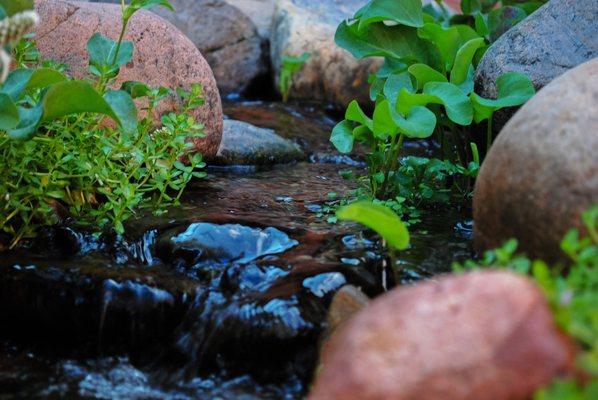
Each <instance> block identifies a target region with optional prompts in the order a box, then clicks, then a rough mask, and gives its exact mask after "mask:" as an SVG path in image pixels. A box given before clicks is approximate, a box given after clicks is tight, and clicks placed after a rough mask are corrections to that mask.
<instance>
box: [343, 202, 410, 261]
mask: <svg viewBox="0 0 598 400" xmlns="http://www.w3.org/2000/svg"><path fill="white" fill-rule="evenodd" d="M336 216H337V217H338V219H339V220H343V221H355V222H358V223H360V224H362V225H365V226H367V227H368V228H370V229H372V230H374V231H375V232H376V233H378V234H379V235H380V236H381V237H382V238H383V239H384V240H386V242H387V243H388V245H389V246H390V247H392V248H394V249H397V250H404V249H406V248H407V247H408V246H409V231H408V230H407V227H406V226H405V224H404V223H403V221H401V219H400V218H399V217H398V216H397V214H395V213H394V212H393V211H392V210H391V209H389V208H388V207H385V206H382V205H378V204H373V203H371V202H368V201H360V202H357V203H353V204H349V205H348V206H344V207H341V208H339V209H338V210H337V212H336Z"/></svg>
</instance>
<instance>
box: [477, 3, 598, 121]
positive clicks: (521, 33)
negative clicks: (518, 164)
mask: <svg viewBox="0 0 598 400" xmlns="http://www.w3.org/2000/svg"><path fill="white" fill-rule="evenodd" d="M596 20H598V2H596V1H595V0H551V1H550V2H548V3H547V4H545V5H544V6H543V7H541V8H540V9H539V10H537V11H536V12H535V13H533V14H532V15H531V16H529V17H528V18H526V19H525V20H524V21H523V22H521V23H519V24H517V25H516V26H515V27H513V28H512V29H510V30H509V31H508V32H506V33H505V34H504V35H502V36H501V37H500V39H498V40H497V41H496V42H495V43H494V44H493V45H492V46H491V47H490V48H489V49H488V51H487V52H486V54H485V56H484V58H483V59H482V61H481V62H480V65H479V66H478V68H477V70H476V75H475V78H474V80H475V86H476V93H478V94H480V95H482V96H483V97H487V98H496V96H497V91H496V86H495V83H496V79H497V78H498V77H499V76H500V75H502V74H504V73H506V72H521V73H524V74H526V75H527V76H528V77H529V78H530V79H531V80H532V82H533V84H534V86H535V87H536V89H537V90H539V89H541V88H542V87H544V86H546V85H547V84H548V83H549V82H550V81H552V80H553V79H555V78H556V77H558V76H559V75H561V74H563V73H565V72H566V71H568V70H569V69H571V68H573V67H575V66H577V65H579V64H582V63H584V62H586V61H589V60H591V59H592V58H594V57H596V56H597V55H598V25H597V24H596ZM515 111H516V108H510V109H507V110H500V111H499V112H497V113H496V114H495V121H496V123H495V131H496V132H499V131H500V129H501V128H502V127H503V126H504V125H505V124H506V122H507V121H508V120H509V118H511V117H512V116H513V114H514V113H515Z"/></svg>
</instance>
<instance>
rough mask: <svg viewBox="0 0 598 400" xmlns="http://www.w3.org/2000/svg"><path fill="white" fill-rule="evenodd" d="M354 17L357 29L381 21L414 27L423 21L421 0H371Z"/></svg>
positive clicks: (420, 24)
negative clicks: (357, 24) (357, 21)
mask: <svg viewBox="0 0 598 400" xmlns="http://www.w3.org/2000/svg"><path fill="white" fill-rule="evenodd" d="M355 18H357V19H359V30H362V29H363V28H365V27H366V26H368V25H370V24H372V23H374V22H381V21H393V22H395V23H397V24H402V25H407V26H412V27H416V28H417V27H420V26H422V25H423V23H424V21H423V13H422V4H421V0H401V1H396V0H371V1H370V2H369V3H368V4H366V5H365V6H364V7H363V8H361V9H360V10H359V11H358V12H357V14H356V15H355Z"/></svg>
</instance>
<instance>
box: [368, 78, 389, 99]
mask: <svg viewBox="0 0 598 400" xmlns="http://www.w3.org/2000/svg"><path fill="white" fill-rule="evenodd" d="M385 84H386V78H375V80H374V81H373V82H372V83H371V84H370V100H372V101H376V100H377V99H378V96H380V95H382V93H383V91H384V85H385Z"/></svg>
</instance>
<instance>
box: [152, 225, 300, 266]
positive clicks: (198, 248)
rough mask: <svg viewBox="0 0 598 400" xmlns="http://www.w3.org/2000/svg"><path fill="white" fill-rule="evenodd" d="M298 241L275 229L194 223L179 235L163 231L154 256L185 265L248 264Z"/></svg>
mask: <svg viewBox="0 0 598 400" xmlns="http://www.w3.org/2000/svg"><path fill="white" fill-rule="evenodd" d="M297 244H298V242H297V241H296V240H294V239H291V238H289V237H288V235H287V234H286V233H284V232H282V231H280V230H278V229H276V228H272V227H268V228H264V229H261V228H251V227H248V226H243V225H239V224H224V225H216V224H210V223H207V222H197V223H194V224H191V225H189V227H188V228H187V229H186V230H185V231H184V232H182V233H179V234H177V235H174V236H171V233H170V232H167V233H166V234H165V235H164V236H163V238H162V239H159V242H158V254H162V255H163V257H169V258H182V259H184V260H186V262H187V264H188V265H192V264H196V263H200V262H217V263H220V264H223V263H248V262H250V261H253V260H255V259H257V258H259V257H262V256H265V255H269V254H278V253H282V252H284V251H286V250H288V249H290V248H291V247H294V246H296V245H297Z"/></svg>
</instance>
